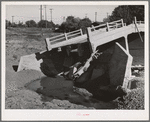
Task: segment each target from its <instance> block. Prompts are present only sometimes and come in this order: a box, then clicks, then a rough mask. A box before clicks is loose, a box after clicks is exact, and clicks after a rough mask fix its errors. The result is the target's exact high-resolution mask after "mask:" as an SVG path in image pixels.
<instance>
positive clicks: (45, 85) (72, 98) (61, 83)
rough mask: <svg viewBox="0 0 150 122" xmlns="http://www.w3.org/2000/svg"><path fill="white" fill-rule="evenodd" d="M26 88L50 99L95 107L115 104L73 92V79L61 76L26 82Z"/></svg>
mask: <svg viewBox="0 0 150 122" xmlns="http://www.w3.org/2000/svg"><path fill="white" fill-rule="evenodd" d="M26 88H28V89H30V90H33V91H35V92H37V93H40V94H43V95H45V96H47V97H49V98H50V101H51V100H52V99H60V100H68V101H69V102H71V103H74V104H78V105H84V106H86V107H93V108H96V109H113V108H115V106H116V105H115V104H114V103H113V102H108V103H105V102H102V101H98V100H95V99H93V98H89V97H87V96H84V95H82V94H78V93H76V92H74V91H73V81H70V80H65V79H64V78H62V77H57V78H50V77H44V78H41V79H38V80H35V81H33V82H31V83H29V84H27V85H26Z"/></svg>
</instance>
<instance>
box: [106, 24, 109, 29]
mask: <svg viewBox="0 0 150 122" xmlns="http://www.w3.org/2000/svg"><path fill="white" fill-rule="evenodd" d="M106 25H107V28H106V31H109V24H108V22H107V23H106Z"/></svg>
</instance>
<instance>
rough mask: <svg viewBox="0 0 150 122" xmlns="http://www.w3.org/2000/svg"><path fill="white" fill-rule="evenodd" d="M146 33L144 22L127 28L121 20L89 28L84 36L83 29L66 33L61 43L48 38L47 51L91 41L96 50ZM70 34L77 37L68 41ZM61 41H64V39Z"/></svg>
mask: <svg viewBox="0 0 150 122" xmlns="http://www.w3.org/2000/svg"><path fill="white" fill-rule="evenodd" d="M144 31H145V30H144V22H143V21H136V22H135V23H133V24H130V25H128V26H126V24H125V23H123V20H122V19H121V20H118V21H114V22H110V23H106V24H103V25H99V26H95V27H94V26H93V27H89V28H87V34H84V35H83V33H82V30H81V29H80V30H77V31H73V32H69V33H65V34H64V37H65V38H64V40H62V41H59V38H57V39H56V40H53V41H52V40H51V39H53V38H55V37H52V38H46V44H47V49H48V50H51V49H53V48H59V47H63V46H67V45H72V44H79V43H84V42H87V41H90V42H91V44H93V48H94V49H96V47H97V46H100V45H103V44H105V43H108V42H111V41H113V40H115V39H118V38H121V37H125V38H126V39H127V36H128V35H129V34H132V33H140V32H144ZM76 32H77V33H76ZM74 33H75V34H74ZM69 34H70V35H71V34H72V35H76V37H72V38H70V39H68V37H67V35H69ZM70 35H69V36H70ZM60 39H62V37H61V38H60ZM126 45H127V41H126ZM127 50H128V49H127Z"/></svg>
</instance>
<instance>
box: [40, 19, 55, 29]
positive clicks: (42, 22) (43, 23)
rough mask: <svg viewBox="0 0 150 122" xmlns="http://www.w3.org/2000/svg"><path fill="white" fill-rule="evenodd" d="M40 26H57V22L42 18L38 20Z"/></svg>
mask: <svg viewBox="0 0 150 122" xmlns="http://www.w3.org/2000/svg"><path fill="white" fill-rule="evenodd" d="M38 27H41V28H46V27H47V28H52V29H53V28H55V24H54V23H53V22H49V21H47V20H41V21H39V22H38Z"/></svg>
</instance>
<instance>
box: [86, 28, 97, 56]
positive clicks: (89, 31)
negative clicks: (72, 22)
mask: <svg viewBox="0 0 150 122" xmlns="http://www.w3.org/2000/svg"><path fill="white" fill-rule="evenodd" d="M92 39H93V38H92V33H91V28H90V27H88V28H87V40H88V42H89V44H90V51H91V53H93V52H94V51H95V48H96V47H94V44H93V43H92Z"/></svg>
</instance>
